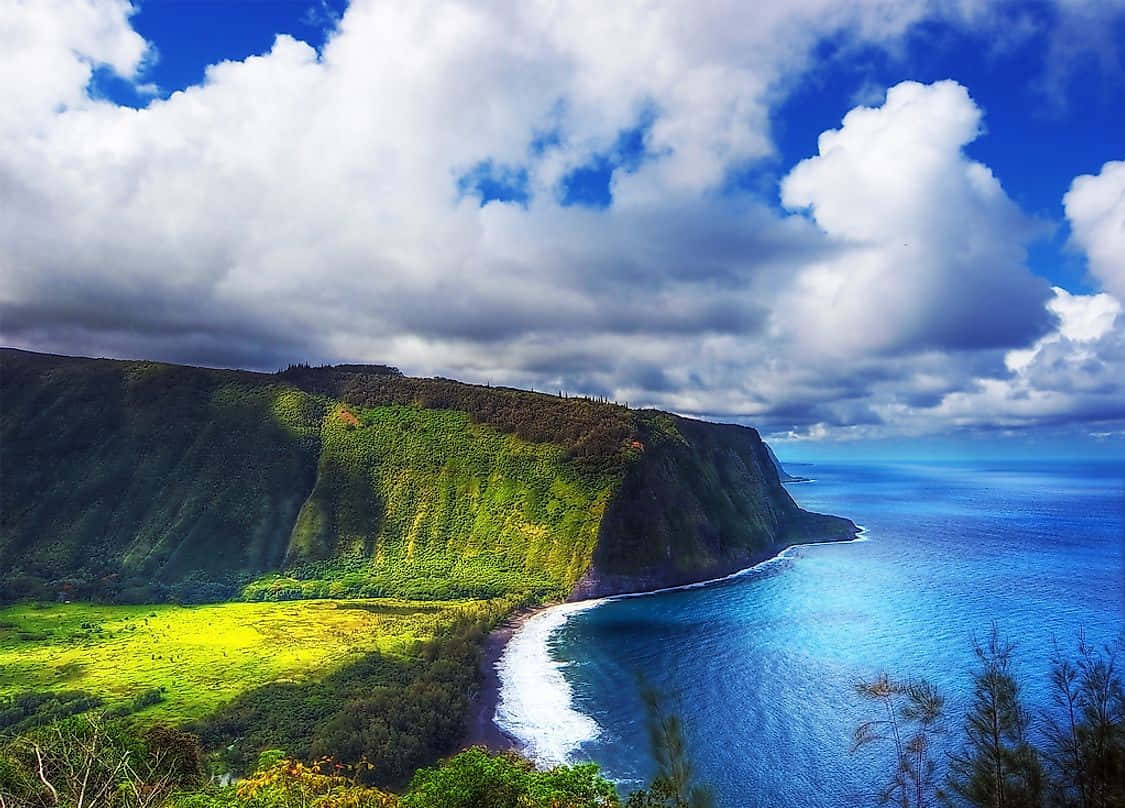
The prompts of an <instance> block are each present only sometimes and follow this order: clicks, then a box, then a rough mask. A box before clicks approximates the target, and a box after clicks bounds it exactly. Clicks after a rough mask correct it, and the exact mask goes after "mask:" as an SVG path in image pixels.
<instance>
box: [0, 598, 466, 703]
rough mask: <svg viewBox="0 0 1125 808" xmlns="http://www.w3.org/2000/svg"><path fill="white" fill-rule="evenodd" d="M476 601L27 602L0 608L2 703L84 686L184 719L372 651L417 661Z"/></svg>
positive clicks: (111, 699) (105, 698)
mask: <svg viewBox="0 0 1125 808" xmlns="http://www.w3.org/2000/svg"><path fill="white" fill-rule="evenodd" d="M471 603H473V602H472V601H453V602H443V603H418V602H412V601H402V600H389V599H373V600H348V601H329V600H306V601H290V602H282V603H222V604H210V605H203V606H189V607H185V606H175V605H168V604H162V605H139V606H106V605H91V604H84V603H53V604H20V605H15V606H9V607H7V608H3V609H0V698H5V697H12V696H15V695H17V694H19V693H23V692H27V691H35V692H38V693H59V692H64V691H82V692H83V693H85V694H87V695H89V696H91V697H94V698H98V699H101V700H102V702H103V703H104V704H105V705H106V706H109V707H113V706H117V705H123V704H127V703H129V702H130V700H134V699H136V698H137V697H138V696H141V695H142V694H144V693H146V692H152V691H154V690H155V691H159V694H160V695H159V697H158V698H159V700H157V697H155V696H153V697H152V698H151V699H150V701H152V702H153V703H151V704H147V705H145V706H144V707H143V710H142V712H143V717H144V719H145V720H146V721H147V720H152V721H171V722H174V723H178V722H181V721H185V720H191V719H194V718H198V717H201V716H203V715H206V714H207V713H209V712H212V711H213V710H215V709H216V708H217V707H219V706H220V705H222V704H224V703H226V702H229V701H230V700H231V699H233V698H235V697H237V696H239V695H241V694H243V693H245V692H247V691H250V690H253V689H255V688H258V687H261V686H264V685H267V684H271V683H277V682H301V681H307V680H309V679H311V678H318V677H321V676H324V675H327V674H328V673H330V672H332V671H333V670H337V669H340V668H342V667H345V666H346V665H348V664H349V663H352V662H355V661H357V660H359V659H361V658H363V657H364V656H366V655H368V654H371V653H373V652H378V653H380V654H381V655H384V656H389V657H391V658H395V657H404V658H405V657H410V656H411V655H413V654H414V653H415V652H416V650H417V648H418V647H420V645H421V644H422V643H424V642H426V641H428V640H430V639H432V638H433V637H434V635H435V633H436V632H437V631H438V630H440V629H441V628H442V627H443V626H447V625H449V624H450V623H451V622H452V621H453V620H455V619H456V618H457V617H458V616H459V615H461V614H463V613H464V611H465V608H466V607H467V606H469V604H471Z"/></svg>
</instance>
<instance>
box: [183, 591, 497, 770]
mask: <svg viewBox="0 0 1125 808" xmlns="http://www.w3.org/2000/svg"><path fill="white" fill-rule="evenodd" d="M512 605H513V604H511V603H510V602H507V603H505V602H498V603H485V604H478V605H474V606H465V607H464V608H463V610H462V611H461V613H460V614H459V615H458V617H457V618H456V619H455V620H453V621H452V622H450V623H449V624H447V625H444V626H442V627H441V628H439V629H438V630H437V632H436V633H435V635H434V637H433V638H432V639H431V640H429V641H427V642H425V643H421V644H419V645H418V647H417V648H416V649H415V650H414V652H412V653H411V654H409V655H392V654H387V653H371V654H368V655H366V656H364V657H362V658H361V659H359V660H357V661H355V662H353V663H351V664H349V665H346V666H344V667H342V668H340V669H338V670H336V671H335V672H333V673H331V674H329V675H328V676H325V677H322V678H318V679H309V680H307V681H304V682H276V683H273V684H270V685H266V686H265V687H261V688H258V689H256V690H251V691H249V692H246V693H244V694H243V695H241V696H240V697H238V698H237V699H235V700H234V701H232V702H231V703H229V704H227V705H224V706H223V707H222V708H221V709H219V710H217V711H216V712H215V713H213V714H211V715H208V716H206V717H204V718H202V719H200V720H198V721H197V722H195V723H194V724H192V725H191V726H192V729H193V731H196V732H198V733H199V735H200V737H201V738H202V739H203V741H204V743H205V744H206V746H207V747H208V748H210V749H221V750H224V751H223V753H222V758H223V761H224V764H225V765H226V766H228V767H230V768H233V769H235V770H236V771H245V770H246V769H248V768H250V767H251V766H252V764H253V763H254V761H255V759H256V758H257V755H258V754H259V753H260V752H261V751H262V750H264V749H270V748H274V747H279V746H280V747H282V748H284V749H285V750H286V751H287V752H288V753H289V754H290V755H292V756H293V757H294V758H296V759H299V760H316V759H319V758H321V757H324V756H328V757H331V758H333V759H334V760H337V761H339V762H341V763H342V764H351V765H354V764H358V763H359V762H361V761H364V760H366V761H368V765H366V766H364V767H363V768H362V769H360V770H358V771H357V776H358V777H359V778H360V780H361V781H363V782H364V783H371V784H375V785H381V786H397V785H401V784H403V783H405V782H406V781H407V780H408V779H409V778H410V775H411V774H412V773H413V772H414V770H415V769H417V768H418V767H419V766H423V765H426V764H428V763H430V762H431V761H433V760H435V759H437V758H438V757H440V756H441V755H445V754H448V753H450V752H452V751H454V749H455V747H456V745H457V743H458V741H460V740H461V738H462V737H463V735H464V732H465V716H466V715H467V713H468V708H469V704H470V702H471V699H472V697H473V695H474V694H475V692H476V687H477V683H478V676H479V665H480V642H481V640H482V639H483V637H484V636H485V635H486V634H487V633H488V631H489V630H490V629H491V628H492V627H493V626H494V625H495V624H496V623H497V622H498V621H499V620H500V619H501V618H502V617H503V616H504V615H506V614H508V613H509V611H510V610H511V608H512Z"/></svg>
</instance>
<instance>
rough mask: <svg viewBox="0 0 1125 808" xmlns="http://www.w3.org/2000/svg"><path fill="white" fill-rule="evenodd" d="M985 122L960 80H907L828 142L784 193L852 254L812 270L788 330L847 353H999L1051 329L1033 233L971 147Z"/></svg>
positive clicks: (791, 300)
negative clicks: (1028, 253)
mask: <svg viewBox="0 0 1125 808" xmlns="http://www.w3.org/2000/svg"><path fill="white" fill-rule="evenodd" d="M980 125H981V111H980V109H979V108H978V107H977V106H976V104H975V103H974V102H973V100H972V99H971V98H970V97H969V94H968V92H967V90H966V89H965V88H964V87H962V86H961V85H959V84H957V83H955V82H952V81H943V82H938V83H936V84H931V85H922V84H917V83H915V82H904V83H902V84H899V85H898V86H896V87H892V88H891V89H889V90H888V91H887V94H886V101H885V102H884V103H883V104H882V106H879V107H875V108H870V107H857V108H855V109H853V110H852V111H851V112H849V113H848V114H847V116H846V117H845V118H844V121H843V125H842V126H841V128H840V129H834V130H831V131H828V132H824V133H823V134H822V135H821V136H820V140H819V155H818V156H816V157H811V158H809V159H807V160H804V161H802V162H801V163H800V164H798V165H797V166H796V167H795V168H794V169H793V171H792V172H790V174H789V175H788V176H787V177H785V179H784V180H783V181H782V183H781V200H782V203H783V204H784V205H785V206H786V207H789V208H793V209H799V208H808V209H809V211H810V214H811V216H812V218H813V220H814V221H815V222H816V223H817V224H818V225H819V226H820V227H821V228H822V229H823V230H824V232H825V233H826V234H827V235H828V236H830V237H832V238H834V239H837V240H838V241H840V242H842V243H843V244H846V245H847V249H845V250H843V251H842V252H841V253H840V254H839V255H836V256H833V257H831V258H829V259H827V260H824V261H820V262H816V263H814V264H812V265H811V266H809V267H807V268H805V269H804V270H802V271H801V273H800V274H799V276H798V278H797V283H796V284H795V286H794V287H793V289H792V290H791V291H790V293H789V295H788V297H787V298H786V300H785V303H784V305H783V306H782V307H780V308H779V309H778V311H777V312H776V314H777V321H778V328H779V329H781V330H782V331H783V332H787V333H792V334H793V335H794V336H795V337H797V338H799V339H802V340H803V341H805V342H806V343H808V344H809V345H810V346H811V347H813V348H815V349H817V350H821V351H830V352H831V351H834V352H838V353H840V354H841V355H863V354H867V353H870V352H872V351H876V352H888V351H892V352H897V351H902V350H904V349H908V350H917V349H919V348H931V347H944V348H959V347H962V348H970V347H1002V346H1005V345H1016V344H1019V343H1021V342H1025V341H1026V340H1027V339H1028V338H1030V337H1034V336H1035V335H1036V333H1037V332H1041V331H1042V330H1043V328H1044V327H1045V325H1046V318H1045V316H1044V315H1043V309H1042V305H1043V303H1044V301H1045V300H1046V298H1047V296H1048V289H1047V285H1046V283H1044V282H1043V281H1041V280H1039V279H1037V278H1035V277H1034V276H1032V275H1031V274H1030V273H1029V272H1028V271H1027V268H1026V266H1025V252H1024V246H1023V245H1024V243H1025V242H1026V241H1027V240H1028V239H1029V238H1030V237H1031V236H1032V235H1033V234H1034V233H1035V232H1036V225H1035V223H1034V222H1032V221H1030V220H1028V219H1027V218H1026V217H1025V216H1024V215H1023V213H1021V212H1020V210H1019V209H1018V208H1017V206H1016V205H1015V204H1014V203H1013V202H1012V201H1011V200H1010V199H1009V198H1008V196H1007V195H1006V194H1005V192H1004V190H1003V188H1001V186H1000V183H999V182H998V181H997V179H996V178H995V177H994V176H993V174H992V172H991V171H990V170H989V169H988V168H987V167H986V166H984V165H982V164H981V163H979V162H976V161H974V160H970V159H969V158H967V157H966V156H965V155H964V153H963V151H962V149H963V147H964V146H965V145H966V144H968V143H969V142H971V141H972V140H975V139H976V137H977V135H978V134H979V132H980Z"/></svg>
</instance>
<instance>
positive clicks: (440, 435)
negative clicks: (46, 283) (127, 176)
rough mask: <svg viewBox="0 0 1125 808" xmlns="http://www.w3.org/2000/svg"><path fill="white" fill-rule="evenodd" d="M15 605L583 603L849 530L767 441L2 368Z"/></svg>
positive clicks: (524, 405)
mask: <svg viewBox="0 0 1125 808" xmlns="http://www.w3.org/2000/svg"><path fill="white" fill-rule="evenodd" d="M0 475H2V482H0V573H2V575H3V581H2V583H0V587H2V590H0V597H3V598H6V599H14V598H21V597H55V596H58V595H60V594H61V595H62V596H64V597H74V598H88V597H93V598H106V599H116V600H125V601H147V600H159V599H166V598H175V599H182V600H216V599H225V598H231V597H241V598H244V599H251V600H254V599H288V598H296V597H322V596H330V597H339V596H358V595H363V596H399V597H410V598H421V599H446V598H454V597H491V596H499V595H513V594H514V595H526V596H529V597H537V598H542V597H562V596H565V595H566V594H568V593H570V592H572V591H573V590H574V589H575V586H576V585H577V584H579V582H580V581H581V584H580V585H579V591H583V592H589V593H600V592H605V591H618V590H621V589H625V588H637V587H638V586H642V585H649V584H666V583H680V582H683V581H686V580H697V579H699V578H700V577H708V576H710V575H712V574H715V573H717V572H721V571H729V569H730V568H732V565H740V564H742V563H744V562H745V561H746V560H747V559H750V558H752V557H756V556H758V555H761V554H762V553H765V552H767V551H769V550H770V549H772V548H775V547H776V546H777V545H779V544H782V543H785V542H787V541H792V540H800V539H803V538H807V537H809V536H811V535H816V536H829V535H831V536H837V535H843V534H846V533H847V532H848V531H849V530H851V529H852V526H851V524H850V523H848V522H846V520H832V519H831V518H827V517H815V516H813V515H810V514H806V513H805V512H803V511H800V510H799V509H798V508H797V507H796V505H794V503H793V501H792V500H791V499H790V498H789V496H788V494H786V493H785V491H784V489H783V488H782V487H781V485H780V483H779V482H778V480H777V474H776V471H774V470H773V467H772V465H770V463H769V461H768V455H766V454H765V449H764V444H762V442H761V441H760V440H759V439H758V436H757V433H755V432H754V431H753V430H750V429H745V428H742V427H734V426H719V425H714V424H705V423H702V422H697V421H690V420H687V419H681V418H675V417H673V416H668V415H665V414H662V413H654V412H637V411H631V410H627V409H625V408H624V407H619V406H615V405H610V404H605V403H599V402H594V401H589V400H586V399H563V398H560V397H558V396H550V395H544V394H535V393H528V392H524V391H516V390H509V389H502V388H501V389H494V388H487V387H478V386H472V385H464V384H460V383H457V382H453V381H450V380H444V379H411V378H407V377H403V376H401V375H400V374H398V373H397V372H396V371H394V370H393V369H389V368H381V367H363V366H340V367H337V368H334V369H308V368H293V369H290V370H289V371H287V372H285V373H282V374H255V373H247V372H241V371H217V370H206V369H200V368H188V367H178V366H172V365H162V364H156V363H148V362H121V361H110V360H89V359H72V358H66V357H53V356H45V355H40V354H30V353H26V352H21V351H10V350H5V351H0Z"/></svg>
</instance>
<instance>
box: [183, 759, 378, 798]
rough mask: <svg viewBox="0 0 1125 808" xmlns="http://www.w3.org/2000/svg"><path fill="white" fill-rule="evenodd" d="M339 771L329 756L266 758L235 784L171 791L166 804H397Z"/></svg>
mask: <svg viewBox="0 0 1125 808" xmlns="http://www.w3.org/2000/svg"><path fill="white" fill-rule="evenodd" d="M326 768H327V769H331V770H332V773H327V774H326V773H325V772H324V771H323V769H326ZM343 771H344V767H342V766H338V765H334V764H332V762H331V761H329V760H323V761H320V765H317V766H306V765H305V764H303V763H301V762H299V761H296V760H289V759H285V758H282V759H279V760H269V761H268V762H266V764H265V765H263V766H261V767H260V768H259V769H258V770H257V771H256V772H254V773H253V774H252V775H251V776H250V777H247V778H246V779H245V780H243V781H242V782H240V783H238V785H236V786H227V787H222V788H219V787H210V788H205V789H201V790H198V791H193V792H181V793H179V794H175V795H173V797H172V798H171V800H170V801H169V804H168V808H397V806H398V804H399V802H398V798H397V797H395V796H394V795H393V794H388V793H386V792H384V791H379V790H377V789H374V788H368V787H365V786H361V785H359V784H357V783H356V782H355V780H354V779H352V778H349V777H346V776H343V774H342V773H341V772H343Z"/></svg>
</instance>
